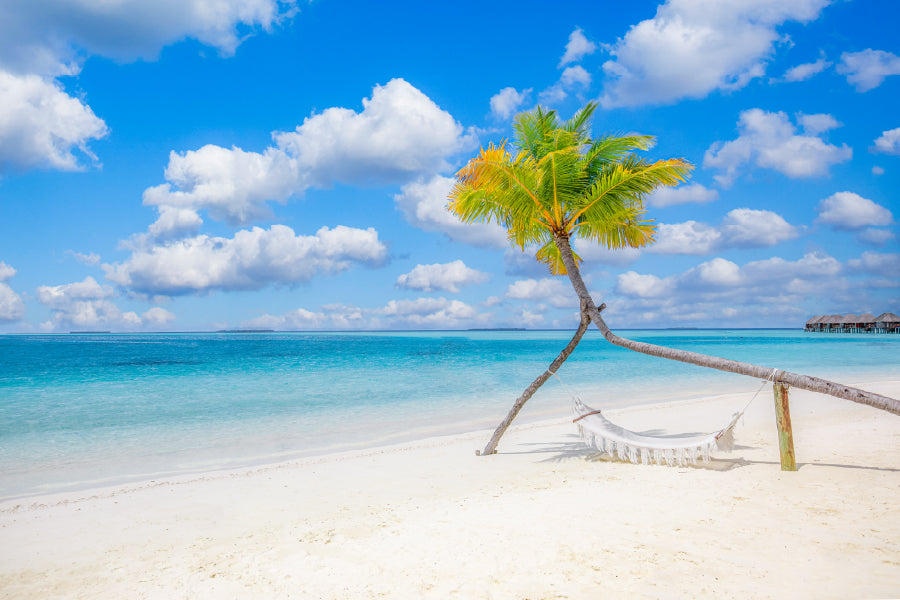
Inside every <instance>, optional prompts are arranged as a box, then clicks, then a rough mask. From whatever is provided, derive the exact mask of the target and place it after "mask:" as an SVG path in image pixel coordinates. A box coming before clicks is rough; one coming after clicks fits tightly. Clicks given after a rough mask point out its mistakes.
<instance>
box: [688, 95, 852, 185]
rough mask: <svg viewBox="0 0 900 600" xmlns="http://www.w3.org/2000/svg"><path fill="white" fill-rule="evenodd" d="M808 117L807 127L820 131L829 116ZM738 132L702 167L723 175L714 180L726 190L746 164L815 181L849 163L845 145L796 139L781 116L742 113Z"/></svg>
mask: <svg viewBox="0 0 900 600" xmlns="http://www.w3.org/2000/svg"><path fill="white" fill-rule="evenodd" d="M809 117H812V118H811V119H810V118H809ZM809 117H808V118H807V123H809V124H811V126H813V127H816V126H818V127H822V126H824V125H825V124H826V121H828V119H827V117H830V115H811V116H809ZM829 123H830V121H829ZM738 130H739V131H740V135H739V137H738V138H737V139H735V140H732V141H730V142H715V143H713V144H712V145H711V146H710V147H709V149H707V151H706V154H705V155H704V157H703V166H704V167H707V168H714V169H719V170H720V171H722V173H721V174H720V175H716V176H715V179H716V181H718V182H719V184H720V185H722V186H725V187H727V186H730V185H731V184H732V183H734V180H735V179H736V178H737V177H738V175H739V174H740V169H741V167H742V166H744V165H745V164H755V165H756V166H758V167H764V168H769V169H775V170H776V171H778V172H780V173H783V174H784V175H787V176H788V177H816V176H824V175H827V174H828V169H829V168H830V167H831V165H833V164H838V163H842V162H845V161H848V160H850V158H851V156H852V155H853V151H852V150H851V149H850V147H848V146H847V145H846V144H843V145H841V146H840V147H838V146H833V145H831V144H828V143H826V142H825V141H824V140H822V139H821V138H819V137H816V136H814V135H797V130H796V127H794V125H792V124H791V122H790V120H789V119H788V117H787V115H785V114H784V113H783V112H776V113H772V112H766V111H764V110H761V109H759V108H752V109H750V110H745V111H743V112H742V113H741V115H740V119H739V120H738Z"/></svg>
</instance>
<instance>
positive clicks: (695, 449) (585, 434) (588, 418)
mask: <svg viewBox="0 0 900 600" xmlns="http://www.w3.org/2000/svg"><path fill="white" fill-rule="evenodd" d="M754 398H755V396H754ZM572 400H573V403H574V411H575V419H574V422H575V423H576V424H577V425H578V432H579V433H580V434H581V437H582V439H584V441H585V442H586V443H587V444H588V445H589V446H592V447H594V448H596V449H597V451H599V452H601V453H605V454H609V455H610V456H611V457H613V458H616V456H617V455H618V458H619V460H627V461H631V462H632V463H634V464H638V463H641V464H645V465H649V464H651V463H654V462H655V463H656V464H658V465H661V464H663V463H665V464H667V465H669V466H670V467H671V466H674V465H680V466H684V465H686V464H687V463H690V464H693V465H695V464H697V459H698V458H701V459H702V460H703V462H709V456H710V453H711V452H713V451H714V450H721V451H723V452H731V450H732V449H733V448H734V426H735V425H736V424H737V422H738V419H740V418H741V416H742V415H743V414H744V413H743V412H739V413H735V414H734V416H733V417H732V418H731V422H730V423H729V424H728V425H727V426H726V427H725V428H723V429H720V430H719V431H716V432H714V433H708V434H706V435H673V436H652V435H642V434H640V433H635V432H633V431H629V430H627V429H625V428H623V427H619V426H618V425H616V424H615V423H613V422H612V421H610V420H609V419H607V418H606V417H604V416H603V415H602V414H601V412H600V411H599V410H594V409H592V408H591V407H590V406H587V405H586V404H585V403H584V402H582V401H581V399H580V398H578V397H576V396H574V395H573V397H572ZM751 402H752V400H751Z"/></svg>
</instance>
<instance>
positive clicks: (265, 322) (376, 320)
mask: <svg viewBox="0 0 900 600" xmlns="http://www.w3.org/2000/svg"><path fill="white" fill-rule="evenodd" d="M489 317H490V315H487V314H479V313H478V311H477V310H476V309H475V308H474V307H472V306H470V305H468V304H466V303H465V302H460V301H459V300H447V299H446V298H417V299H415V300H391V301H390V302H388V303H387V304H385V305H384V306H381V307H377V308H364V307H359V306H354V305H348V304H327V305H325V306H322V307H321V310H320V311H318V312H312V311H309V310H307V309H304V308H298V309H296V310H293V311H289V312H287V313H285V314H283V315H278V316H273V315H269V314H264V315H261V316H259V317H256V318H254V319H250V320H248V321H244V322H243V323H241V327H252V328H265V329H277V330H284V329H301V330H303V329H305V330H310V329H460V328H466V327H484V326H487V325H488V324H489V321H488V319H489Z"/></svg>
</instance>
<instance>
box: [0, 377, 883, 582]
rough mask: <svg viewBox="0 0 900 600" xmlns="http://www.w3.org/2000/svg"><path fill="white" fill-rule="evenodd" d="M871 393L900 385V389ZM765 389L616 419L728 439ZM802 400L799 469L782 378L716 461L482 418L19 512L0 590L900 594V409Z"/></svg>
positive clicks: (878, 386) (646, 408)
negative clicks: (780, 398) (618, 453)
mask: <svg viewBox="0 0 900 600" xmlns="http://www.w3.org/2000/svg"><path fill="white" fill-rule="evenodd" d="M860 387H865V388H866V389H871V390H872V391H877V392H879V393H884V394H887V395H890V396H893V397H898V396H900V381H881V382H875V381H869V382H867V385H860ZM747 400H749V396H748V395H732V394H720V395H717V396H712V397H704V398H696V399H694V400H682V401H679V402H675V403H671V402H670V403H665V404H656V405H638V406H632V407H628V408H623V409H616V410H609V411H605V412H607V415H608V416H609V417H610V419H612V420H614V421H615V422H616V423H618V424H620V425H622V426H624V427H628V428H633V429H635V430H639V431H646V430H648V429H654V430H660V429H664V430H665V432H668V433H677V432H680V433H683V432H693V431H700V430H708V429H709V428H710V427H712V428H713V429H715V427H717V426H720V425H721V423H722V420H723V418H725V419H726V420H727V417H728V416H729V415H730V414H731V412H733V411H734V410H735V409H740V408H742V407H743V405H744V404H745V403H746V401H747ZM735 405H738V406H737V407H736V408H735ZM791 410H792V419H793V422H794V436H795V447H796V450H797V461H798V466H799V470H798V471H797V472H794V473H784V472H781V471H780V467H779V460H778V446H777V441H776V439H775V438H776V435H775V426H774V409H773V402H772V398H771V388H769V387H767V388H766V389H765V390H764V391H763V392H761V393H760V395H759V397H758V398H757V399H756V401H754V402H753V404H752V405H751V406H750V408H749V409H748V411H747V413H746V414H745V417H744V419H743V423H742V424H740V425H739V426H738V429H737V432H736V448H735V451H734V452H733V453H731V454H723V453H717V454H716V456H715V459H714V460H713V461H712V462H710V463H708V464H703V463H698V466H697V467H664V466H643V465H632V464H628V463H621V462H617V461H610V460H607V459H603V458H598V457H597V456H596V455H594V454H593V453H592V452H589V451H588V449H587V447H586V446H585V445H584V444H582V443H581V441H580V439H579V438H577V436H576V434H575V431H574V427H573V426H572V424H571V421H570V419H567V418H562V419H550V420H542V421H538V422H535V423H527V424H522V425H517V426H514V427H513V428H511V429H510V431H509V432H508V433H507V435H506V436H505V437H504V438H503V440H502V441H501V445H500V448H499V454H497V455H495V456H492V457H476V456H475V455H474V451H475V450H476V449H480V448H481V447H483V444H484V443H485V442H486V440H487V438H488V437H489V435H490V432H491V431H492V429H490V430H479V431H472V432H468V433H465V434H457V435H450V436H439V437H431V438H424V439H420V440H415V441H411V442H403V443H399V444H392V445H388V446H379V447H375V448H368V449H364V450H354V451H349V452H341V453H337V454H326V455H322V456H317V457H308V458H304V459H299V460H293V461H286V462H279V463H272V464H267V465H262V466H258V467H254V468H249V469H248V468H244V469H236V470H227V471H216V472H211V473H205V474H202V475H199V476H194V477H174V478H164V479H160V480H158V481H157V480H150V481H145V482H143V483H141V484H139V485H130V486H129V485H126V486H112V487H104V488H95V489H92V490H88V491H85V492H83V493H69V494H55V495H45V496H38V497H31V498H28V499H27V500H25V501H13V502H6V503H2V504H0V529H2V531H3V535H4V540H5V542H4V544H3V545H2V549H0V565H2V567H0V589H3V590H4V594H3V595H4V597H7V598H28V597H38V596H40V597H48V598H54V597H71V596H79V595H80V596H86V597H100V598H114V597H191V598H203V597H210V598H214V597H220V596H223V595H226V596H239V597H245V598H271V597H285V596H287V595H291V597H299V598H341V597H356V598H374V597H380V596H382V595H386V596H388V597H427V598H446V597H450V596H452V595H454V593H455V594H458V595H460V596H462V597H471V598H487V597H503V598H525V597H596V596H597V595H598V594H604V593H605V594H620V595H622V594H624V595H627V596H628V597H659V596H663V597H666V596H668V597H686V596H692V597H713V596H715V597H723V596H724V597H735V598H738V597H817V598H841V597H848V596H853V597H892V596H897V595H900V560H898V559H897V558H896V557H897V556H898V555H900V506H898V504H897V502H896V498H897V491H898V489H900V458H898V456H897V452H896V448H897V443H898V441H900V419H898V418H897V416H895V415H891V414H889V413H886V412H884V411H879V410H877V409H873V408H870V407H867V406H863V405H857V404H854V403H851V402H847V401H844V400H838V399H834V398H830V397H827V396H821V395H816V394H810V393H806V392H802V391H794V390H792V395H791ZM17 505H18V506H17ZM750 565H753V569H749V566H750ZM860 573H866V577H865V578H860V577H859V574H860Z"/></svg>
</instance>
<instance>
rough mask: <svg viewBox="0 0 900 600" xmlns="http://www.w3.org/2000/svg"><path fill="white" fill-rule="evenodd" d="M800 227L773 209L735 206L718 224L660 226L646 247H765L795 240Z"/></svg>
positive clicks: (696, 251)
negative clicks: (654, 237)
mask: <svg viewBox="0 0 900 600" xmlns="http://www.w3.org/2000/svg"><path fill="white" fill-rule="evenodd" d="M798 235H799V231H798V229H797V227H795V226H793V225H791V224H790V223H788V222H787V221H785V220H784V218H783V217H782V216H781V215H779V214H777V213H774V212H772V211H768V210H755V209H750V208H736V209H734V210H732V211H730V212H728V214H726V215H725V217H724V218H723V219H722V222H721V223H720V224H719V226H718V227H713V226H711V225H707V224H706V223H698V222H697V221H685V222H684V223H674V224H666V223H660V224H659V225H658V226H657V235H656V243H655V244H653V245H652V246H650V247H649V248H648V249H647V250H648V251H649V252H653V253H656V254H693V255H696V256H703V255H707V254H711V253H713V252H717V251H720V250H726V249H729V248H765V247H769V246H774V245H776V244H780V243H781V242H785V241H788V240H792V239H794V238H796V237H797V236H798Z"/></svg>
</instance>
